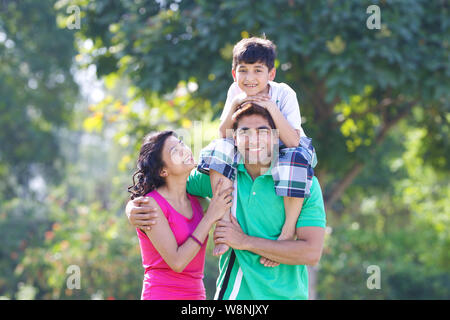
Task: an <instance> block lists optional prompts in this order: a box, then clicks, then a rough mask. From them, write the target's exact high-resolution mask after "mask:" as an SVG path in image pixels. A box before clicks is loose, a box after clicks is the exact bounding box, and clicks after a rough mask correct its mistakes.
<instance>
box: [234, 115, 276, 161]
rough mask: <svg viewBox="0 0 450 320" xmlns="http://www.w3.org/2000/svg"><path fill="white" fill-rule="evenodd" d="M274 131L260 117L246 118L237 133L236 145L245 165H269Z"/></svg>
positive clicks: (238, 127)
mask: <svg viewBox="0 0 450 320" xmlns="http://www.w3.org/2000/svg"><path fill="white" fill-rule="evenodd" d="M273 131H274V130H272V128H271V127H270V125H269V122H268V121H267V120H266V119H265V118H264V117H262V116H260V115H257V114H255V115H249V116H244V117H242V118H241V119H240V120H239V123H238V126H237V129H236V131H235V135H234V138H235V144H236V146H237V148H238V151H239V153H240V154H241V155H242V156H243V157H244V163H245V164H258V165H269V164H270V162H271V161H272V150H273V147H274V145H273V143H274V142H273V141H275V140H276V139H275V138H274V132H273Z"/></svg>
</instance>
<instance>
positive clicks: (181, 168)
mask: <svg viewBox="0 0 450 320" xmlns="http://www.w3.org/2000/svg"><path fill="white" fill-rule="evenodd" d="M162 160H163V162H164V164H165V166H164V168H163V171H164V170H165V171H166V172H167V174H168V175H170V174H171V175H182V174H186V173H189V172H191V170H192V169H193V168H195V163H194V157H193V156H192V151H191V149H190V148H189V147H188V146H186V145H185V144H184V142H183V141H181V140H180V139H178V138H177V137H175V136H169V137H168V138H167V139H166V141H165V142H164V147H163V150H162Z"/></svg>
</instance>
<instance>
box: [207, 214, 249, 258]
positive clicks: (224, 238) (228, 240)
mask: <svg viewBox="0 0 450 320" xmlns="http://www.w3.org/2000/svg"><path fill="white" fill-rule="evenodd" d="M247 238H248V236H247V235H246V234H245V233H244V232H243V231H242V228H241V226H240V225H239V223H238V222H237V220H236V218H235V217H233V215H231V214H230V221H224V220H220V221H219V222H217V224H216V230H215V231H214V241H215V243H216V244H219V243H225V244H227V245H229V246H230V247H232V248H233V249H237V250H245V249H244V245H245V241H246V240H247Z"/></svg>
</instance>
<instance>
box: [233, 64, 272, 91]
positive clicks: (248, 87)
mask: <svg viewBox="0 0 450 320" xmlns="http://www.w3.org/2000/svg"><path fill="white" fill-rule="evenodd" d="M231 73H232V74H233V79H234V81H236V82H237V84H238V86H239V88H240V89H241V90H242V91H244V92H245V93H246V94H247V95H248V96H254V95H256V94H258V93H268V86H267V84H268V83H269V81H272V80H273V79H275V68H272V70H270V71H269V69H268V68H267V66H266V65H265V64H263V63H261V62H255V63H244V62H243V63H239V64H238V65H237V66H236V70H232V71H231Z"/></svg>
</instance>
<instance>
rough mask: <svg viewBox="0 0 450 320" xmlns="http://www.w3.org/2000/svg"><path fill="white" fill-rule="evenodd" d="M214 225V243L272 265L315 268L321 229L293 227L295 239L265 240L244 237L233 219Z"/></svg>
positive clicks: (322, 238) (321, 243)
mask: <svg viewBox="0 0 450 320" xmlns="http://www.w3.org/2000/svg"><path fill="white" fill-rule="evenodd" d="M231 220H232V221H231V222H222V221H219V222H218V223H217V227H216V232H215V241H216V243H226V244H228V245H229V246H230V247H232V248H234V249H237V250H247V251H251V252H253V253H255V254H258V255H261V256H263V257H266V258H267V259H270V260H273V261H275V262H279V263H283V264H290V265H316V264H317V263H318V262H319V260H320V257H321V255H322V248H323V242H324V236H325V228H322V227H300V228H297V238H298V239H297V240H283V241H280V240H269V239H264V238H258V237H252V236H249V235H246V234H245V233H244V232H243V231H242V229H241V227H240V226H239V223H238V222H237V220H236V219H235V218H234V217H231Z"/></svg>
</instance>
